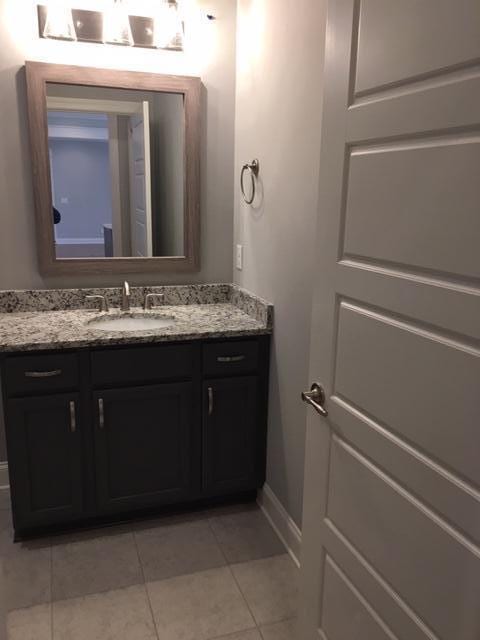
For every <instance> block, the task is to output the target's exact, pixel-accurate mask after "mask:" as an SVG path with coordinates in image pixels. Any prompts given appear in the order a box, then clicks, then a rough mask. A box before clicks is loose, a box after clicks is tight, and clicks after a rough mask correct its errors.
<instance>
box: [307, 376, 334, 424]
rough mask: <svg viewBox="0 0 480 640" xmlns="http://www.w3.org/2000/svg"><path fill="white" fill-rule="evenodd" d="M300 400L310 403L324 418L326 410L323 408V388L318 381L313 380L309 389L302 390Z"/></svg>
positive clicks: (326, 414) (326, 413)
mask: <svg viewBox="0 0 480 640" xmlns="http://www.w3.org/2000/svg"><path fill="white" fill-rule="evenodd" d="M302 400H303V401H304V402H306V403H307V404H310V405H312V407H313V408H314V409H315V411H316V412H317V413H319V414H320V415H321V416H323V417H324V418H326V417H327V416H328V411H327V410H326V409H325V390H324V388H323V387H322V385H320V384H318V382H314V383H313V384H312V387H311V389H310V391H303V392H302Z"/></svg>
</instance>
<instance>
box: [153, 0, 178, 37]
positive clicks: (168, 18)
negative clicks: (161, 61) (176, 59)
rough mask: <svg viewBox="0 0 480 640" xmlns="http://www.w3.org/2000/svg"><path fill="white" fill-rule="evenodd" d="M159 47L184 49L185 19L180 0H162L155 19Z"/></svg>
mask: <svg viewBox="0 0 480 640" xmlns="http://www.w3.org/2000/svg"><path fill="white" fill-rule="evenodd" d="M153 39H154V45H155V47H157V49H183V21H182V16H181V15H180V9H179V5H178V2H176V1H171V0H160V1H159V7H158V9H157V11H156V13H155V16H154V21H153Z"/></svg>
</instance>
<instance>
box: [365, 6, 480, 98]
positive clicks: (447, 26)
mask: <svg viewBox="0 0 480 640" xmlns="http://www.w3.org/2000/svg"><path fill="white" fill-rule="evenodd" d="M359 4H360V20H359V25H360V28H359V36H358V54H357V55H358V64H357V73H356V87H355V88H356V92H357V93H360V92H366V91H372V90H373V89H375V88H378V87H381V86H383V85H388V84H391V83H395V82H402V81H403V82H405V81H406V80H408V79H411V78H415V77H418V76H423V75H426V74H432V73H438V72H439V71H440V70H443V69H448V68H451V67H456V66H458V65H460V64H462V63H463V64H468V63H473V62H474V61H476V60H478V58H480V5H479V4H478V2H477V0H455V3H454V5H452V2H451V0H420V1H419V0H402V2H385V0H361V2H360V3H359ZM453 8H454V9H455V10H452V9H453ZM379 60H381V63H380V62H379Z"/></svg>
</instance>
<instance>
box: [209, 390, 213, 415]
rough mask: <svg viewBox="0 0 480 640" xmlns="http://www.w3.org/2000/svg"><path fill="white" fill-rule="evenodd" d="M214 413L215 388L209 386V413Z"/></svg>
mask: <svg viewBox="0 0 480 640" xmlns="http://www.w3.org/2000/svg"><path fill="white" fill-rule="evenodd" d="M212 413H213V389H212V387H208V415H209V416H211V415H212Z"/></svg>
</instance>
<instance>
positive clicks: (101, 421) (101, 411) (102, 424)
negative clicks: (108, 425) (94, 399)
mask: <svg viewBox="0 0 480 640" xmlns="http://www.w3.org/2000/svg"><path fill="white" fill-rule="evenodd" d="M98 425H99V427H100V429H103V428H104V427H105V410H104V407H103V398H99V399H98Z"/></svg>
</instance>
